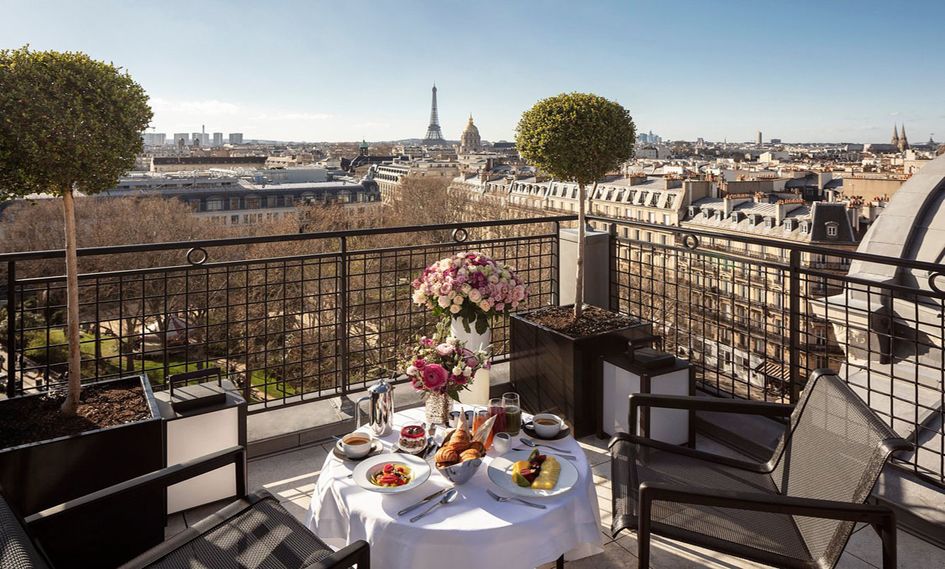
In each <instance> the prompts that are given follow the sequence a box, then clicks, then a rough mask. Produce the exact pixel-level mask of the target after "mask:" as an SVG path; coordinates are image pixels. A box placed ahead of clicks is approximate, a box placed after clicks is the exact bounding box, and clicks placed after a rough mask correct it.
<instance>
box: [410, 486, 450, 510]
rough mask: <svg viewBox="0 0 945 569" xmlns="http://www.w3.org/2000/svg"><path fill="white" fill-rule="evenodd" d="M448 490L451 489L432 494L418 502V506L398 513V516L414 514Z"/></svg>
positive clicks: (415, 505)
mask: <svg viewBox="0 0 945 569" xmlns="http://www.w3.org/2000/svg"><path fill="white" fill-rule="evenodd" d="M447 490H449V488H443V489H441V490H437V491H436V492H434V493H432V494H430V495H429V496H427V497H426V498H424V499H422V500H420V501H419V502H417V503H416V504H414V505H412V506H407V507H406V508H404V509H403V510H401V511H399V512H397V515H398V516H402V515H404V514H406V513H407V512H412V511H414V510H416V509H417V508H419V507H420V506H422V505H424V504H426V503H427V502H429V501H430V500H432V499H434V498H436V497H437V496H439V495H440V494H442V493H444V492H446V491H447Z"/></svg>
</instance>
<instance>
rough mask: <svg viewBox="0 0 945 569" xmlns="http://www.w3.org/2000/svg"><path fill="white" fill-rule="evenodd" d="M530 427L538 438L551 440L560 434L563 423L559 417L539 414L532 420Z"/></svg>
mask: <svg viewBox="0 0 945 569" xmlns="http://www.w3.org/2000/svg"><path fill="white" fill-rule="evenodd" d="M532 427H533V428H534V429H535V433H536V434H537V435H538V436H539V437H544V438H546V439H548V438H551V437H553V436H555V435H557V434H558V433H559V432H561V429H562V428H564V423H563V422H562V421H561V417H559V416H557V415H553V414H551V413H539V414H538V415H535V416H534V417H533V418H532Z"/></svg>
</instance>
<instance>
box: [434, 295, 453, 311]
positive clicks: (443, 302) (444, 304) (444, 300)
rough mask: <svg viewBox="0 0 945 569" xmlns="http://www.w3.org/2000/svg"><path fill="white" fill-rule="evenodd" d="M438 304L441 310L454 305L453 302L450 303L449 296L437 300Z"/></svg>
mask: <svg viewBox="0 0 945 569" xmlns="http://www.w3.org/2000/svg"><path fill="white" fill-rule="evenodd" d="M436 303H437V304H439V305H440V308H446V307H447V306H449V305H450V304H452V302H450V297H448V296H441V297H440V298H438V299H436Z"/></svg>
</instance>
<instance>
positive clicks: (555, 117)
mask: <svg viewBox="0 0 945 569" xmlns="http://www.w3.org/2000/svg"><path fill="white" fill-rule="evenodd" d="M635 140H636V128H635V127H634V125H633V119H632V118H631V117H630V113H629V112H628V111H627V109H625V108H623V107H622V106H620V104H618V103H615V102H613V101H609V100H607V99H605V98H603V97H599V96H597V95H592V94H587V93H562V94H560V95H557V96H554V97H549V98H547V99H543V100H541V101H538V102H537V103H535V106H533V107H532V108H531V109H529V110H527V111H525V112H524V113H523V114H522V118H521V120H520V121H519V123H518V127H517V128H516V134H515V145H516V148H517V149H518V151H519V153H520V154H521V155H522V158H524V159H525V160H526V161H527V162H528V163H530V164H532V165H534V166H535V167H537V168H539V169H541V170H543V171H545V172H547V173H548V174H550V175H552V176H554V177H555V178H556V179H559V180H563V181H569V182H577V183H579V184H585V185H586V184H592V183H594V182H595V181H597V180H599V179H601V178H602V177H603V176H604V175H605V174H607V172H609V171H611V170H613V169H615V168H616V167H617V166H619V165H620V164H621V163H623V162H626V161H627V160H629V159H630V157H631V156H633V144H634V142H635Z"/></svg>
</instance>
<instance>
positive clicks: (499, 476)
mask: <svg viewBox="0 0 945 569" xmlns="http://www.w3.org/2000/svg"><path fill="white" fill-rule="evenodd" d="M530 454H531V451H527V450H521V451H514V452H510V453H507V454H505V455H503V456H498V457H496V458H494V459H493V460H492V462H491V463H490V464H489V468H488V470H487V472H488V474H489V480H492V483H493V484H495V485H496V486H498V487H499V488H501V489H502V490H505V491H506V492H509V493H510V494H515V495H517V496H522V497H523V498H536V497H537V498H546V497H551V496H559V495H561V494H564V493H565V492H567V491H569V490H571V488H574V485H575V484H577V482H578V471H577V468H575V467H574V465H573V464H571V461H569V460H564V459H561V460H559V461H558V464H560V465H561V474H560V475H559V476H558V483H557V484H555V487H554V488H552V489H551V490H536V489H533V488H527V487H523V486H519V485H518V484H516V483H515V482H513V481H512V467H513V465H514V464H515V462H516V461H518V460H528V457H529V455H530ZM550 456H554V455H553V454H552V455H550Z"/></svg>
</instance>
